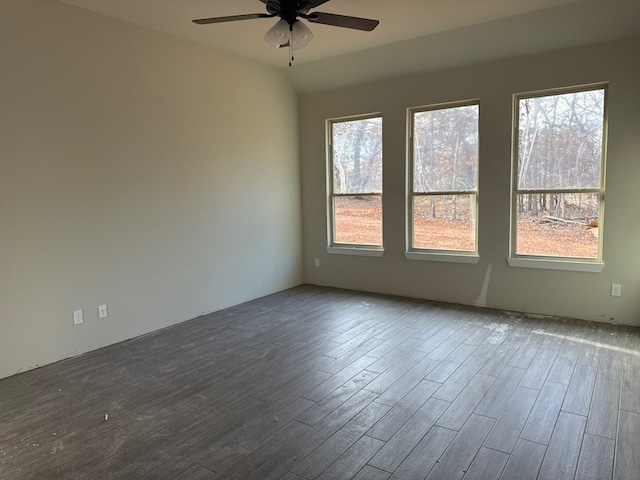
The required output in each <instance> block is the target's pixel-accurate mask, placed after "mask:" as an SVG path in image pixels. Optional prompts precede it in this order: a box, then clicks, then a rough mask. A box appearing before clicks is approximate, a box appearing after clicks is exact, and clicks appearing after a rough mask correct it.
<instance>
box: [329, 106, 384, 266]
mask: <svg viewBox="0 0 640 480" xmlns="http://www.w3.org/2000/svg"><path fill="white" fill-rule="evenodd" d="M370 118H379V119H380V120H381V121H383V122H384V120H383V117H382V113H380V112H375V113H369V114H364V115H352V116H348V117H338V118H330V119H328V120H326V128H325V131H326V137H327V138H326V142H327V148H326V151H327V162H326V164H327V179H326V181H327V252H328V253H334V254H338V255H356V256H364V257H381V256H382V255H383V254H384V222H383V218H381V220H380V228H381V230H382V244H381V245H368V244H356V243H339V242H336V241H335V238H336V236H335V234H336V232H335V212H334V198H336V197H353V196H358V197H378V198H380V204H381V205H382V195H383V191H380V192H379V193H378V192H366V193H358V194H352V193H335V192H334V190H333V189H334V185H333V125H334V124H337V123H344V122H353V121H358V120H367V119H370ZM383 128H384V127H383ZM383 131H384V130H383ZM382 141H383V145H384V138H383V139H382ZM382 169H383V171H384V158H383V165H382ZM383 189H384V182H383V188H382V190H383ZM383 215H384V212H383Z"/></svg>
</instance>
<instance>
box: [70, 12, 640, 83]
mask: <svg viewBox="0 0 640 480" xmlns="http://www.w3.org/2000/svg"><path fill="white" fill-rule="evenodd" d="M62 1H64V2H66V3H68V4H71V5H75V6H78V7H82V8H86V9H89V10H93V11H95V12H98V13H100V14H104V15H107V16H110V17H114V18H117V19H120V20H124V21H126V22H130V23H133V24H136V25H140V26H143V27H146V28H149V29H152V30H157V31H160V32H164V33H167V34H170V35H173V36H176V37H180V38H183V39H186V40H189V41H193V42H196V43H199V44H202V45H206V46H210V47H213V48H215V49H217V50H221V51H224V52H228V53H231V54H233V55H238V56H240V57H244V58H247V59H250V60H254V61H257V62H260V63H263V64H266V65H272V66H276V67H284V68H286V65H287V58H288V57H287V52H286V49H280V50H279V49H275V48H273V47H271V46H270V45H269V44H267V43H266V42H265V41H264V40H263V37H264V34H265V33H266V31H267V30H268V29H269V28H271V26H272V25H274V24H275V22H276V20H277V19H273V18H266V19H252V20H243V21H237V22H231V23H219V24H212V25H196V24H194V23H192V21H191V20H193V19H195V18H203V17H216V16H225V15H239V14H246V13H264V12H265V5H264V3H262V2H261V1H260V0H62ZM315 10H316V11H322V12H330V13H336V14H342V15H351V16H357V17H365V18H373V19H377V20H380V25H379V26H378V28H376V29H375V30H374V31H373V32H362V31H357V30H351V29H346V28H339V27H331V26H327V25H320V24H315V23H314V24H309V26H310V28H311V30H312V31H313V33H314V39H313V41H312V42H311V44H310V45H308V46H307V47H306V48H304V49H303V50H300V51H298V52H297V54H296V64H295V66H294V68H292V69H288V68H286V71H285V73H286V74H287V75H288V76H289V77H290V78H291V79H292V81H293V83H294V84H295V86H296V88H298V89H299V90H310V89H317V88H323V87H330V86H335V85H338V84H342V83H353V82H354V81H361V80H362V79H360V78H359V75H365V76H366V78H376V77H378V78H379V77H384V76H389V75H390V74H392V73H394V74H398V73H403V72H409V71H412V70H415V69H416V68H417V69H422V70H424V69H425V68H442V67H447V66H452V65H456V64H463V63H468V62H469V61H472V60H473V59H477V60H487V59H491V58H499V57H501V56H502V57H504V56H507V55H517V54H522V53H532V52H536V51H542V50H546V49H553V48H563V47H566V46H572V45H577V44H585V43H590V42H591V43H592V42H597V41H602V40H608V39H614V38H621V37H624V36H630V35H635V34H640V0H330V1H328V2H327V3H325V4H324V5H321V6H320V7H318V8H316V9H315ZM514 25H515V26H516V27H514ZM514 28H517V30H515V31H514ZM487 36H491V37H492V39H491V40H488V39H487V38H486V37H487ZM412 45H414V48H412ZM375 47H377V48H375ZM488 49H489V50H490V52H488V51H487V50H488ZM408 51H411V52H413V53H412V55H410V56H407V52H408ZM376 52H377V53H376ZM489 53H490V54H489ZM381 55H382V56H383V57H384V58H385V61H384V62H381V61H380V56H381ZM445 57H446V58H445ZM354 62H355V63H359V65H358V69H357V71H354V72H352V73H349V74H348V78H346V77H345V78H343V79H342V80H341V78H340V77H341V75H340V71H341V70H344V69H345V68H346V69H347V70H349V68H348V67H349V66H350V65H353V64H354ZM327 69H329V70H331V73H330V75H329V74H328V73H327V72H326V70H327ZM322 72H325V76H326V78H325V80H326V81H324V82H323V81H322V78H321V77H323V74H322ZM354 75H355V77H354ZM342 76H344V75H342ZM305 77H309V78H308V79H306V78H305ZM314 82H315V83H314Z"/></svg>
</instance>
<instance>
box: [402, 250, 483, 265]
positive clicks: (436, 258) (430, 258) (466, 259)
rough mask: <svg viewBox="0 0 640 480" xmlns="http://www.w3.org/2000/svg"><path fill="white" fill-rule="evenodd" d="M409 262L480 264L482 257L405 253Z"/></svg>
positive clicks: (473, 255)
mask: <svg viewBox="0 0 640 480" xmlns="http://www.w3.org/2000/svg"><path fill="white" fill-rule="evenodd" d="M404 257H405V258H406V259H407V260H423V261H427V262H451V263H478V261H479V260H480V256H479V255H476V254H473V253H472V254H464V253H435V252H404Z"/></svg>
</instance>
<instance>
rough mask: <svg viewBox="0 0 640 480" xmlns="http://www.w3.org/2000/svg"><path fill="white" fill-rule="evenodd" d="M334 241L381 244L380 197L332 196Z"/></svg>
mask: <svg viewBox="0 0 640 480" xmlns="http://www.w3.org/2000/svg"><path fill="white" fill-rule="evenodd" d="M333 214H334V237H335V238H334V242H335V243H353V244H359V245H382V198H381V197H379V196H369V197H359V196H348V197H334V198H333Z"/></svg>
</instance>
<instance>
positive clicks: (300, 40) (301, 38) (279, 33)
mask: <svg viewBox="0 0 640 480" xmlns="http://www.w3.org/2000/svg"><path fill="white" fill-rule="evenodd" d="M264 39H265V41H266V42H267V43H268V44H269V45H272V46H274V47H275V48H282V47H287V46H289V44H291V46H292V48H293V50H300V49H301V48H304V47H306V46H307V45H309V42H311V40H313V32H312V31H311V29H310V28H309V27H307V26H306V25H305V24H304V23H302V22H301V21H300V20H296V21H295V23H294V24H293V25H289V22H287V21H286V20H284V19H281V20H280V21H278V23H276V24H275V25H274V26H273V27H271V28H270V29H269V31H268V32H267V33H266V35H265V36H264Z"/></svg>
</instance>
